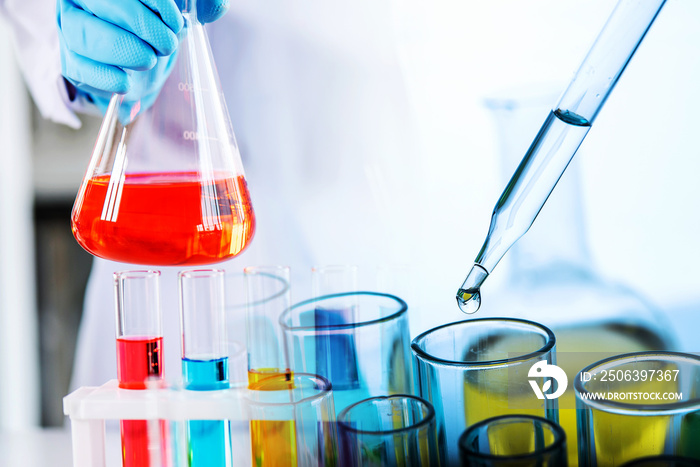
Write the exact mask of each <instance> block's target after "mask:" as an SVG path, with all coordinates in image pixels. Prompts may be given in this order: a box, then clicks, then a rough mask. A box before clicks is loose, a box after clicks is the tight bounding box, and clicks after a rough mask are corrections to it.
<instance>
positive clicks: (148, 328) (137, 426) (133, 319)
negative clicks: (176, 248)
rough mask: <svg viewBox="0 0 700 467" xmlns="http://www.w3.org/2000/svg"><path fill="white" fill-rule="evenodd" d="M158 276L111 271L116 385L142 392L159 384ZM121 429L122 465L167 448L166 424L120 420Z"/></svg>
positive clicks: (141, 463)
mask: <svg viewBox="0 0 700 467" xmlns="http://www.w3.org/2000/svg"><path fill="white" fill-rule="evenodd" d="M159 278H160V272H159V271H122V272H116V273H114V293H115V305H116V317H117V327H116V329H117V379H118V380H119V387H120V388H124V389H134V390H145V389H148V388H158V387H162V386H163V383H164V380H163V326H162V317H161V309H160V294H159ZM120 428H121V441H122V465H123V466H124V467H149V466H155V465H156V464H155V463H154V462H152V460H153V459H152V457H151V456H152V455H153V454H158V453H163V452H165V450H164V449H163V447H164V446H166V443H167V425H166V424H165V423H162V422H159V421H155V420H122V421H121V422H120Z"/></svg>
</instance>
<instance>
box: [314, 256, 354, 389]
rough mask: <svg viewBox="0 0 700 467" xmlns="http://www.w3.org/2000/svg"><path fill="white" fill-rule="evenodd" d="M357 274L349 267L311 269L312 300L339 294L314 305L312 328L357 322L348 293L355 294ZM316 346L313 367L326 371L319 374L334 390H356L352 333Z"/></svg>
mask: <svg viewBox="0 0 700 467" xmlns="http://www.w3.org/2000/svg"><path fill="white" fill-rule="evenodd" d="M357 270H358V268H357V266H351V265H331V266H315V267H313V268H311V298H319V297H323V296H326V295H334V294H340V295H337V296H336V297H335V298H332V299H327V300H322V301H319V302H318V303H317V306H316V309H315V310H314V325H315V326H317V327H324V326H339V325H344V324H348V323H354V322H355V321H356V315H357V305H358V303H357V297H358V296H357V295H356V294H354V293H347V292H357ZM315 342H316V349H315V352H316V358H317V360H318V361H317V362H316V366H317V368H327V369H328V373H321V374H323V375H324V376H325V377H326V378H328V379H329V380H330V381H331V383H332V384H333V388H334V389H335V390H336V391H337V390H339V389H349V388H357V387H359V380H358V378H359V375H358V373H357V371H358V368H357V349H356V346H355V336H354V333H352V332H347V333H341V334H337V335H329V336H328V338H326V339H316V341H315Z"/></svg>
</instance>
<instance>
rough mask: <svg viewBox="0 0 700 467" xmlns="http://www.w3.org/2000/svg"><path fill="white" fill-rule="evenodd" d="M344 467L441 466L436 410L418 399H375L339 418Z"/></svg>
mask: <svg viewBox="0 0 700 467" xmlns="http://www.w3.org/2000/svg"><path fill="white" fill-rule="evenodd" d="M338 443H339V445H340V456H341V458H342V459H343V465H348V466H356V467H361V466H375V467H384V466H387V467H398V466H403V465H410V466H415V467H422V466H425V467H432V466H439V465H440V450H441V448H442V447H441V446H440V445H439V443H438V437H437V430H436V422H435V410H434V409H433V406H432V405H430V403H429V402H427V401H425V400H423V399H421V398H419V397H415V396H411V395H406V394H396V395H393V396H383V397H373V398H370V399H365V400H363V401H360V402H357V403H355V404H353V405H351V406H349V407H346V408H345V409H343V411H342V412H340V414H339V415H338Z"/></svg>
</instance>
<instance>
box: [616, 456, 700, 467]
mask: <svg viewBox="0 0 700 467" xmlns="http://www.w3.org/2000/svg"><path fill="white" fill-rule="evenodd" d="M622 467H700V461H698V460H695V459H690V458H688V457H678V456H649V457H642V458H641V459H637V460H634V461H632V462H628V463H626V464H625V465H623V466H622Z"/></svg>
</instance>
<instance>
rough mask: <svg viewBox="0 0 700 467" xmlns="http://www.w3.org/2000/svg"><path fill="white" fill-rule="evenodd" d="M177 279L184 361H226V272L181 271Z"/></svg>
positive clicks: (215, 270) (213, 270) (214, 270)
mask: <svg viewBox="0 0 700 467" xmlns="http://www.w3.org/2000/svg"><path fill="white" fill-rule="evenodd" d="M178 279H179V284H180V323H181V330H182V357H183V358H186V359H189V360H200V361H207V360H214V359H221V358H224V357H227V356H228V338H227V336H226V328H227V326H226V306H225V299H224V271H223V270H220V269H194V270H188V271H181V272H180V273H179V274H178Z"/></svg>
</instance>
